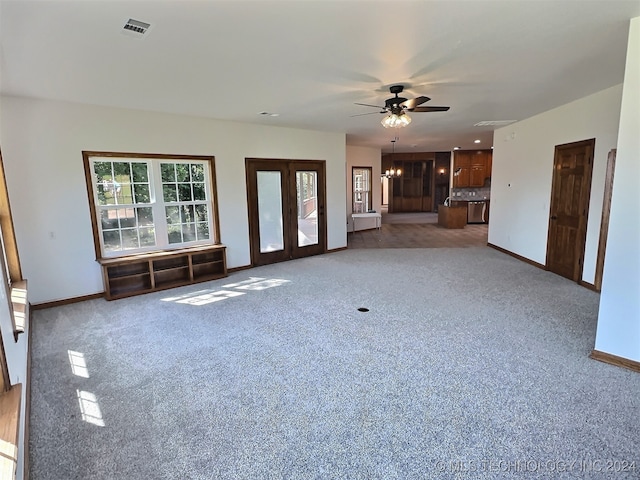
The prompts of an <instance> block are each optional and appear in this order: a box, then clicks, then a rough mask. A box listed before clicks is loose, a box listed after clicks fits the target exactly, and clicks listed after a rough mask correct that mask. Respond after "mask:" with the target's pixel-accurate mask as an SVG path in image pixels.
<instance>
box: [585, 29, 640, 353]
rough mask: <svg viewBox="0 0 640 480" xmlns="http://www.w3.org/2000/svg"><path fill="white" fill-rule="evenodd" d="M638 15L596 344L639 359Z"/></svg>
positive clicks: (627, 75) (629, 61)
mask: <svg viewBox="0 0 640 480" xmlns="http://www.w3.org/2000/svg"><path fill="white" fill-rule="evenodd" d="M639 185H640V17H637V18H634V19H633V20H631V28H630V31H629V46H628V49H627V66H626V70H625V77H624V90H623V93H622V111H621V113H620V134H619V136H618V150H617V153H616V169H615V173H614V180H613V192H612V197H611V213H610V217H609V234H608V237H607V253H606V256H605V263H604V273H603V278H602V293H601V295H600V312H599V315H598V329H597V333H596V345H595V349H596V350H599V351H601V352H606V353H611V354H613V355H617V356H619V357H624V358H628V359H630V360H634V361H636V362H640V190H639V188H638V187H639Z"/></svg>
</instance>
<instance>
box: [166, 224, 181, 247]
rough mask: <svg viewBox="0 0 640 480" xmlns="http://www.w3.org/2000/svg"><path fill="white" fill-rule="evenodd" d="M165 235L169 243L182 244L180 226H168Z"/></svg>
mask: <svg viewBox="0 0 640 480" xmlns="http://www.w3.org/2000/svg"><path fill="white" fill-rule="evenodd" d="M167 233H168V237H169V243H182V226H181V225H180V224H177V225H168V226H167Z"/></svg>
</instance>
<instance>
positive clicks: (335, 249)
mask: <svg viewBox="0 0 640 480" xmlns="http://www.w3.org/2000/svg"><path fill="white" fill-rule="evenodd" d="M347 248H348V247H339V248H332V249H331V250H327V251H326V253H336V252H342V251H343V250H346V249H347Z"/></svg>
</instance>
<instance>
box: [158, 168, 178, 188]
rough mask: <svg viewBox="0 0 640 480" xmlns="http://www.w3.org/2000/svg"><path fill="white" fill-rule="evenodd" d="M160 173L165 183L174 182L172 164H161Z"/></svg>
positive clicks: (174, 174)
mask: <svg viewBox="0 0 640 480" xmlns="http://www.w3.org/2000/svg"><path fill="white" fill-rule="evenodd" d="M160 170H161V172H162V181H163V182H165V183H170V182H175V181H176V172H175V168H174V166H173V164H172V163H163V164H161V165H160Z"/></svg>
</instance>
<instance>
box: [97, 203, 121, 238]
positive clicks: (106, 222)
mask: <svg viewBox="0 0 640 480" xmlns="http://www.w3.org/2000/svg"><path fill="white" fill-rule="evenodd" d="M100 221H101V223H102V229H103V230H109V229H112V228H118V211H117V210H115V209H108V210H102V211H101V212H100ZM118 241H120V240H118Z"/></svg>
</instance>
